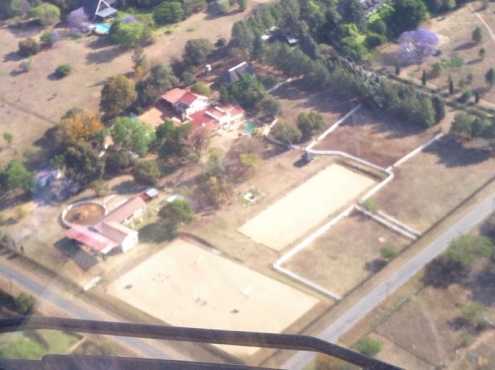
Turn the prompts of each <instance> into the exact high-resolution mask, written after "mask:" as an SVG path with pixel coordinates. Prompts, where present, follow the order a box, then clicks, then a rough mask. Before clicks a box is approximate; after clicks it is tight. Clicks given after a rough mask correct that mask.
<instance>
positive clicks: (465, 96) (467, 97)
mask: <svg viewBox="0 0 495 370" xmlns="http://www.w3.org/2000/svg"><path fill="white" fill-rule="evenodd" d="M472 97H473V93H472V92H471V91H464V92H463V93H462V95H461V96H460V97H459V99H457V100H458V101H459V103H462V104H465V103H468V102H469V100H471V98H472Z"/></svg>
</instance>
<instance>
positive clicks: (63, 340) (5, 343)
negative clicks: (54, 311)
mask: <svg viewBox="0 0 495 370" xmlns="http://www.w3.org/2000/svg"><path fill="white" fill-rule="evenodd" d="M80 339H81V337H80V336H76V335H73V334H69V333H64V332H60V331H54V330H37V331H35V332H29V333H27V332H23V333H21V332H17V333H9V334H2V335H1V336H0V358H1V357H5V358H22V359H33V360H34V359H40V358H41V357H42V356H44V355H46V354H49V353H50V354H55V353H59V354H64V353H67V352H68V351H69V350H70V348H71V347H72V346H74V345H75V344H76V343H77V342H78V341H79V340H80Z"/></svg>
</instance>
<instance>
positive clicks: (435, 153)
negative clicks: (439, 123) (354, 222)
mask: <svg viewBox="0 0 495 370" xmlns="http://www.w3.org/2000/svg"><path fill="white" fill-rule="evenodd" d="M494 165H495V158H493V155H492V153H491V152H490V151H485V150H481V149H477V148H468V147H466V146H463V145H462V144H461V143H458V142H456V141H455V140H454V139H453V138H452V137H451V136H446V137H444V138H442V139H441V140H439V141H437V142H435V143H434V144H432V145H431V146H429V147H428V148H426V149H425V150H424V151H423V152H421V153H420V154H418V155H417V156H416V157H414V158H412V159H411V160H409V161H407V162H405V163H403V164H402V165H401V166H400V167H398V168H396V169H395V173H396V176H395V178H394V180H393V181H392V182H391V183H389V184H388V185H387V186H386V187H385V188H384V189H383V190H382V191H380V192H379V193H378V195H377V196H376V197H375V200H376V202H377V204H378V207H379V208H380V209H382V210H384V211H385V212H387V213H389V214H390V215H392V216H393V217H396V218H397V219H399V220H400V221H402V222H405V223H406V224H408V225H411V226H413V227H415V228H416V229H417V230H419V231H425V230H426V229H428V228H429V227H430V226H432V225H433V224H434V223H435V222H436V221H438V220H440V219H441V218H442V217H443V216H445V215H446V214H447V213H448V212H449V211H451V210H452V209H454V208H455V207H456V206H457V205H459V204H460V203H461V202H462V201H463V200H465V199H466V198H467V197H469V196H470V195H471V194H473V193H474V192H475V191H476V190H478V189H479V188H480V187H481V186H482V185H483V184H485V183H486V182H487V181H488V180H490V179H491V178H492V177H493V176H494V175H495V173H494V172H493V168H494Z"/></svg>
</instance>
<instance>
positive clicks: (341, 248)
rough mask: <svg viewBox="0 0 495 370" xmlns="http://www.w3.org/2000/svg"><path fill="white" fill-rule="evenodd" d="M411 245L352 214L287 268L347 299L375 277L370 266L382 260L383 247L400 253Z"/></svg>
mask: <svg viewBox="0 0 495 370" xmlns="http://www.w3.org/2000/svg"><path fill="white" fill-rule="evenodd" d="M358 230H359V232H357V231H358ZM408 244H409V240H407V239H404V238H403V237H401V236H400V235H398V234H396V233H393V232H391V231H390V230H388V229H386V228H385V227H383V226H382V225H380V224H378V223H376V222H375V221H373V220H371V219H369V218H368V217H366V216H363V215H361V214H359V213H353V214H351V215H350V216H349V217H347V218H345V219H343V220H342V221H340V222H339V223H338V224H337V225H335V226H334V227H333V228H331V229H330V230H329V231H328V233H327V234H325V235H323V236H322V237H320V238H318V239H317V240H315V242H314V243H313V244H312V245H310V246H309V247H308V248H306V249H305V250H303V251H302V252H300V253H299V254H297V255H296V256H294V257H293V258H292V259H290V260H289V261H288V262H287V264H286V266H285V267H286V268H289V270H291V271H293V272H295V273H297V274H299V275H301V276H303V277H305V278H307V279H310V280H311V281H313V282H315V283H317V284H319V285H320V286H322V287H324V288H325V289H327V290H329V291H330V292H332V293H335V294H338V295H340V296H344V295H346V294H347V293H348V292H349V291H350V290H351V289H353V288H355V287H356V286H357V285H358V284H360V283H362V282H363V281H364V280H365V279H367V278H368V277H369V276H371V275H372V274H373V272H374V270H373V268H372V266H370V264H372V262H373V261H374V260H375V259H377V258H380V250H381V249H382V248H384V247H387V248H390V249H392V250H394V251H395V252H397V253H399V252H400V251H401V250H402V249H403V248H404V247H405V246H406V245H408Z"/></svg>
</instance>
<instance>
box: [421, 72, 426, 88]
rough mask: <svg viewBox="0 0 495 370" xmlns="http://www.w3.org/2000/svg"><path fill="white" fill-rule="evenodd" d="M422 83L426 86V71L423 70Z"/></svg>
mask: <svg viewBox="0 0 495 370" xmlns="http://www.w3.org/2000/svg"><path fill="white" fill-rule="evenodd" d="M421 84H422V85H423V86H426V72H425V71H423V73H422V74H421Z"/></svg>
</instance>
